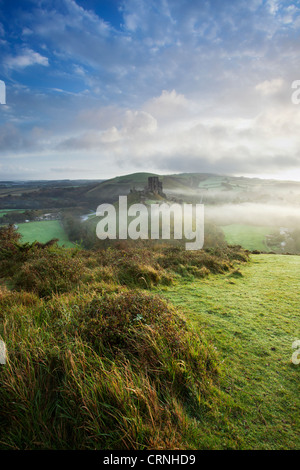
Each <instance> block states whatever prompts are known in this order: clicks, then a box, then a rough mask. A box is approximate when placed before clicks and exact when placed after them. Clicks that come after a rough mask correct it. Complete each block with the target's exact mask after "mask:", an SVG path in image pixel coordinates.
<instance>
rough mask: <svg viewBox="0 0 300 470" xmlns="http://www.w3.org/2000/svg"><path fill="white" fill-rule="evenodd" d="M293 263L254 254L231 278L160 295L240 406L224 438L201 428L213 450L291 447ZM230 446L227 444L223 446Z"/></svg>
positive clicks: (294, 430) (299, 373) (295, 443)
mask: <svg viewBox="0 0 300 470" xmlns="http://www.w3.org/2000/svg"><path fill="white" fill-rule="evenodd" d="M299 270H300V257H298V256H284V255H256V256H253V258H252V262H251V263H250V264H249V265H247V266H243V267H242V268H240V270H239V271H237V272H236V273H235V274H231V275H227V276H223V275H217V276H210V277H209V278H208V279H207V280H195V281H193V282H190V281H186V282H183V281H182V280H181V281H180V283H178V285H177V286H174V287H168V288H167V290H166V291H165V292H164V295H165V296H167V297H168V298H169V299H170V300H171V302H172V303H173V304H175V305H177V306H179V307H180V308H182V310H183V311H184V312H185V315H186V316H187V318H188V319H190V320H192V321H193V322H194V324H195V326H196V327H198V328H200V329H201V330H202V331H203V332H204V333H205V335H206V336H207V337H209V338H210V340H211V342H212V344H213V345H214V346H215V347H216V349H217V351H218V355H219V361H220V364H222V367H223V368H224V371H225V373H224V376H223V378H222V381H221V386H222V388H223V390H224V392H227V393H229V394H230V396H231V397H232V399H233V400H234V402H235V403H237V404H238V405H239V407H240V413H237V414H236V415H235V416H234V414H232V413H231V412H230V410H227V412H226V414H227V419H228V420H229V422H232V424H234V432H233V434H232V436H231V437H229V436H228V435H225V433H224V435H222V432H221V431H218V433H216V430H215V429H214V428H213V427H211V426H210V425H209V423H208V426H207V441H208V445H209V446H210V447H212V448H214V447H215V446H216V444H217V442H219V444H217V446H220V445H222V444H220V443H221V442H222V441H223V443H224V446H225V447H228V445H232V441H235V442H236V443H238V444H237V446H238V448H247V449H249V448H251V449H299V447H300V434H299V429H300V415H299V410H300V398H299V378H300V365H294V364H292V362H291V356H292V353H293V352H294V350H293V349H292V343H293V341H295V340H296V339H300V322H299V305H300V292H299V289H298V279H299ZM230 440H231V444H229V442H230Z"/></svg>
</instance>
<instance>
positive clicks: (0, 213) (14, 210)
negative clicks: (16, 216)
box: [0, 209, 25, 217]
mask: <svg viewBox="0 0 300 470" xmlns="http://www.w3.org/2000/svg"><path fill="white" fill-rule="evenodd" d="M8 212H25V209H0V217H3V216H4V215H5V214H7V213H8Z"/></svg>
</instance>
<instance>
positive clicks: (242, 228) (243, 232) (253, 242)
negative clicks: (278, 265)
mask: <svg viewBox="0 0 300 470" xmlns="http://www.w3.org/2000/svg"><path fill="white" fill-rule="evenodd" d="M221 229H222V230H223V232H224V235H225V238H226V241H227V243H229V245H241V246H242V247H243V248H245V249H246V250H250V251H252V250H259V251H270V248H269V247H268V246H267V243H266V235H271V234H272V233H274V231H275V230H276V228H275V227H270V226H255V225H245V224H244V225H243V224H230V225H223V226H222V227H221Z"/></svg>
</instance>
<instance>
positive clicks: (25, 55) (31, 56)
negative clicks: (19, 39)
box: [6, 49, 49, 69]
mask: <svg viewBox="0 0 300 470" xmlns="http://www.w3.org/2000/svg"><path fill="white" fill-rule="evenodd" d="M36 64H37V65H43V66H44V67H48V66H49V61H48V58H47V57H44V56H42V55H41V54H39V53H38V52H35V51H33V50H32V49H24V51H23V52H22V53H21V54H19V55H17V56H15V57H12V56H10V57H7V59H6V66H7V67H8V68H10V69H18V68H21V69H22V68H25V67H29V66H31V65H36Z"/></svg>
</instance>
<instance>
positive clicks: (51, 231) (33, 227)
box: [18, 220, 74, 248]
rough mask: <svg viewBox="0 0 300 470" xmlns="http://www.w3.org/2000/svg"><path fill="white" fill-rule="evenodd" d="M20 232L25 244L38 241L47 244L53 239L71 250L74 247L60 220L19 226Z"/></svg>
mask: <svg viewBox="0 0 300 470" xmlns="http://www.w3.org/2000/svg"><path fill="white" fill-rule="evenodd" d="M18 232H19V233H20V234H21V236H22V242H23V243H26V242H28V243H32V242H34V241H38V242H40V243H46V242H48V241H49V240H51V239H53V238H58V240H59V241H58V245H60V246H65V247H66V248H70V247H72V246H74V244H73V243H72V242H70V241H69V239H68V236H67V234H66V232H65V230H64V228H63V227H62V225H61V224H60V222H59V221H58V220H42V221H37V222H27V223H24V224H18Z"/></svg>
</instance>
